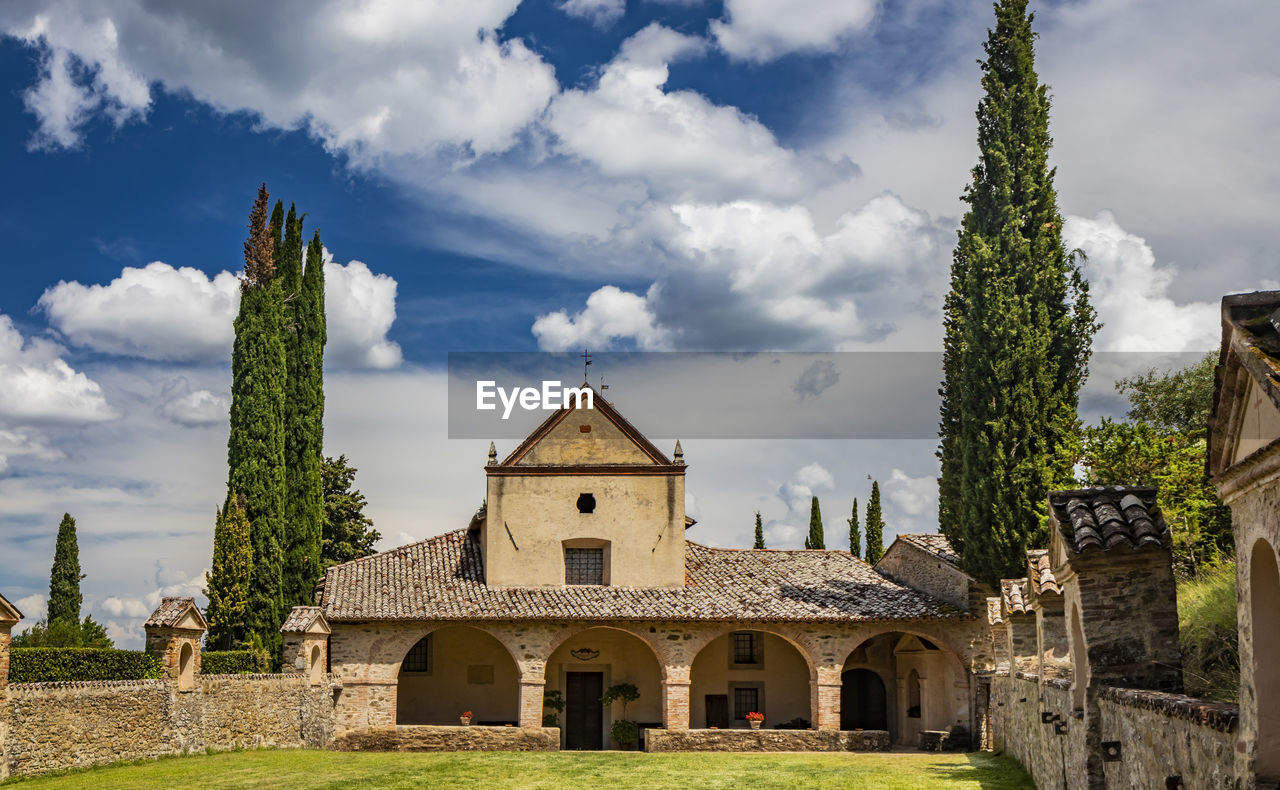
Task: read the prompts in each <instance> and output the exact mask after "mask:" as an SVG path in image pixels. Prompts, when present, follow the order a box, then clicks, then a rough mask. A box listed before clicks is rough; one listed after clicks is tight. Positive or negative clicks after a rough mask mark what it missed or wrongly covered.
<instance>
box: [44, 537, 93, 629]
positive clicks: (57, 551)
mask: <svg viewBox="0 0 1280 790" xmlns="http://www.w3.org/2000/svg"><path fill="white" fill-rule="evenodd" d="M84 577H85V575H84V574H83V573H81V572H80V544H79V541H78V540H77V539H76V520H75V519H74V518H72V517H71V514H70V513H63V514H62V523H61V524H59V525H58V541H57V544H56V545H55V546H54V549H53V569H52V570H51V571H50V572H49V616H48V621H49V623H50V624H57V623H69V624H70V625H71V626H72V627H73V628H74V627H76V626H78V625H79V624H80V604H81V603H82V602H83V601H84V598H83V597H82V596H81V595H80V581H81V580H82V579H84Z"/></svg>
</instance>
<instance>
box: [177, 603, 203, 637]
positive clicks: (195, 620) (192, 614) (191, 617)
mask: <svg viewBox="0 0 1280 790" xmlns="http://www.w3.org/2000/svg"><path fill="white" fill-rule="evenodd" d="M174 628H179V629H182V630H184V631H208V630H209V626H208V624H207V623H205V621H204V617H203V616H202V615H201V614H200V610H199V609H197V608H196V606H195V605H194V604H192V606H191V608H190V609H188V610H187V611H186V612H184V613H183V614H182V617H180V618H178V623H177V624H176V625H175V626H174Z"/></svg>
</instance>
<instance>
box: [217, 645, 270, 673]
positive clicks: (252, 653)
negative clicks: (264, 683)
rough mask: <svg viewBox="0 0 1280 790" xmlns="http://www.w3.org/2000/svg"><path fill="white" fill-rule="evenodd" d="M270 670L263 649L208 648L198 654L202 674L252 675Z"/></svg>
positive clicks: (267, 656) (268, 660) (267, 657)
mask: <svg viewBox="0 0 1280 790" xmlns="http://www.w3.org/2000/svg"><path fill="white" fill-rule="evenodd" d="M270 671H271V656H269V655H267V653H266V651H263V650H208V651H205V652H204V653H203V654H202V655H201V656H200V673H201V674H202V675H253V674H258V673H266V672H270Z"/></svg>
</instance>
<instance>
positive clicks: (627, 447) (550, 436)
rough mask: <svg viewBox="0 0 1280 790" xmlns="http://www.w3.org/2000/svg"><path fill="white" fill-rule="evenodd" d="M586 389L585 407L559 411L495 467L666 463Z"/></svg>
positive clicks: (614, 412)
mask: <svg viewBox="0 0 1280 790" xmlns="http://www.w3.org/2000/svg"><path fill="white" fill-rule="evenodd" d="M592 393H593V395H592V408H591V409H587V408H585V407H584V408H581V409H579V408H577V405H576V404H573V405H570V406H569V407H567V408H562V409H559V410H558V411H556V412H555V413H554V414H552V415H551V416H550V417H548V418H547V419H546V420H544V421H543V423H542V424H541V425H539V426H538V427H537V429H535V430H534V432H533V433H531V434H529V436H528V438H526V439H525V440H524V441H523V442H521V443H520V446H519V447H517V448H516V449H515V450H514V451H512V453H511V454H510V455H509V456H507V457H506V459H505V460H503V462H502V463H501V464H499V465H498V466H499V467H504V468H510V467H523V466H618V465H623V466H670V465H671V459H669V458H667V456H666V455H665V454H664V453H663V452H662V451H661V450H659V449H658V448H657V447H655V446H654V445H653V443H652V442H650V441H649V440H648V439H646V438H645V437H644V435H643V434H641V433H640V431H638V430H637V429H636V427H635V426H634V425H632V424H631V423H630V422H628V421H627V420H626V418H624V417H623V416H622V415H621V414H619V413H618V410H617V409H615V408H614V407H613V406H612V405H611V404H609V403H608V402H607V401H605V399H604V398H602V397H600V393H598V392H595V390H594V389H592Z"/></svg>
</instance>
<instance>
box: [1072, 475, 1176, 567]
mask: <svg viewBox="0 0 1280 790" xmlns="http://www.w3.org/2000/svg"><path fill="white" fill-rule="evenodd" d="M1049 506H1050V510H1051V511H1052V516H1053V519H1054V521H1056V522H1057V526H1058V530H1059V532H1060V534H1061V536H1062V538H1063V540H1064V542H1065V543H1066V545H1067V550H1068V551H1069V552H1070V553H1072V554H1082V553H1084V552H1088V551H1098V550H1102V551H1106V550H1110V549H1113V548H1115V547H1117V546H1120V545H1125V546H1127V547H1129V548H1143V547H1145V546H1161V545H1164V544H1166V543H1167V542H1168V540H1169V525H1168V524H1166V523H1165V521H1164V516H1163V515H1161V513H1160V509H1159V508H1158V507H1156V490H1155V489H1154V488H1151V487H1147V486H1107V487H1103V488H1083V489H1077V490H1074V491H1052V492H1050V493H1049Z"/></svg>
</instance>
